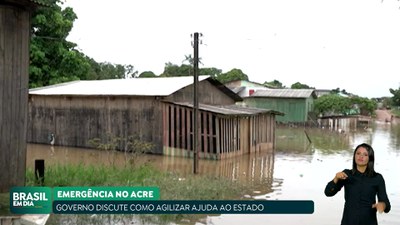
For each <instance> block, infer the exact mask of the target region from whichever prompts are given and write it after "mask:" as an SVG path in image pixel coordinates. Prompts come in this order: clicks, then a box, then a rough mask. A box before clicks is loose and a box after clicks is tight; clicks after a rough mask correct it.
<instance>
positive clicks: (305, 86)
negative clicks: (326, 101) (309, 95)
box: [290, 82, 315, 89]
mask: <svg viewBox="0 0 400 225" xmlns="http://www.w3.org/2000/svg"><path fill="white" fill-rule="evenodd" d="M290 88H292V89H315V88H314V87H310V86H308V85H307V84H302V83H300V82H296V83H294V84H292V86H291V87H290Z"/></svg>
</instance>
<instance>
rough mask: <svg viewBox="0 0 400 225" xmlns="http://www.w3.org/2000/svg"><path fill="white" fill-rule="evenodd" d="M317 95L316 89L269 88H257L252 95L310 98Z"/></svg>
mask: <svg viewBox="0 0 400 225" xmlns="http://www.w3.org/2000/svg"><path fill="white" fill-rule="evenodd" d="M311 95H314V97H316V95H315V91H314V89H268V90H257V91H256V92H254V93H253V94H252V95H251V96H250V97H273V98H309V97H310V96H311Z"/></svg>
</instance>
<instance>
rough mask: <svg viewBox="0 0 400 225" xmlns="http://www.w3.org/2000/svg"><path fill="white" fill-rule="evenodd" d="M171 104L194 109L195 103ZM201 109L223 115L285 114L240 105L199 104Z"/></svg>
mask: <svg viewBox="0 0 400 225" xmlns="http://www.w3.org/2000/svg"><path fill="white" fill-rule="evenodd" d="M171 104H175V105H180V106H185V107H190V108H192V107H193V103H189V102H171ZM199 109H200V110H203V111H207V112H213V113H217V114H222V115H243V116H246V115H247V116H249V115H257V114H275V115H284V113H281V112H278V111H275V110H271V109H261V108H252V107H244V106H239V105H206V104H199Z"/></svg>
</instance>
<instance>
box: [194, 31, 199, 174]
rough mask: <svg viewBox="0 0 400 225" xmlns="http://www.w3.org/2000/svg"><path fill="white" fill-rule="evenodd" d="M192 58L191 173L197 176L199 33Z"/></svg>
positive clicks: (195, 40)
mask: <svg viewBox="0 0 400 225" xmlns="http://www.w3.org/2000/svg"><path fill="white" fill-rule="evenodd" d="M193 48H194V52H193V54H194V56H193V59H194V61H193V70H194V71H193V92H194V93H193V117H194V119H193V129H194V130H193V134H194V136H193V173H194V174H197V173H198V170H199V165H198V164H199V155H198V151H199V143H200V140H199V139H200V136H199V134H200V132H199V126H198V124H199V98H198V94H199V91H198V85H199V33H194V43H193Z"/></svg>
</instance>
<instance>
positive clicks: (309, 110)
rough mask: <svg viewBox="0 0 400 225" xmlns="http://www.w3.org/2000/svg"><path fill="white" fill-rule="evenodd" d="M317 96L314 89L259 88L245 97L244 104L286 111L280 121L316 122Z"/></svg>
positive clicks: (278, 119) (279, 118)
mask: <svg viewBox="0 0 400 225" xmlns="http://www.w3.org/2000/svg"><path fill="white" fill-rule="evenodd" d="M316 98H317V95H316V94H315V90H314V89H268V90H258V91H256V92H254V93H253V94H252V95H250V96H248V97H246V98H244V100H243V102H244V105H247V106H250V107H257V108H264V109H272V110H276V111H279V112H282V113H284V114H285V115H284V116H282V117H278V118H277V121H278V122H283V123H292V122H294V123H304V122H307V121H310V120H311V121H314V122H316V121H315V120H316V117H315V116H314V114H313V110H314V100H315V99H316Z"/></svg>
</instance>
